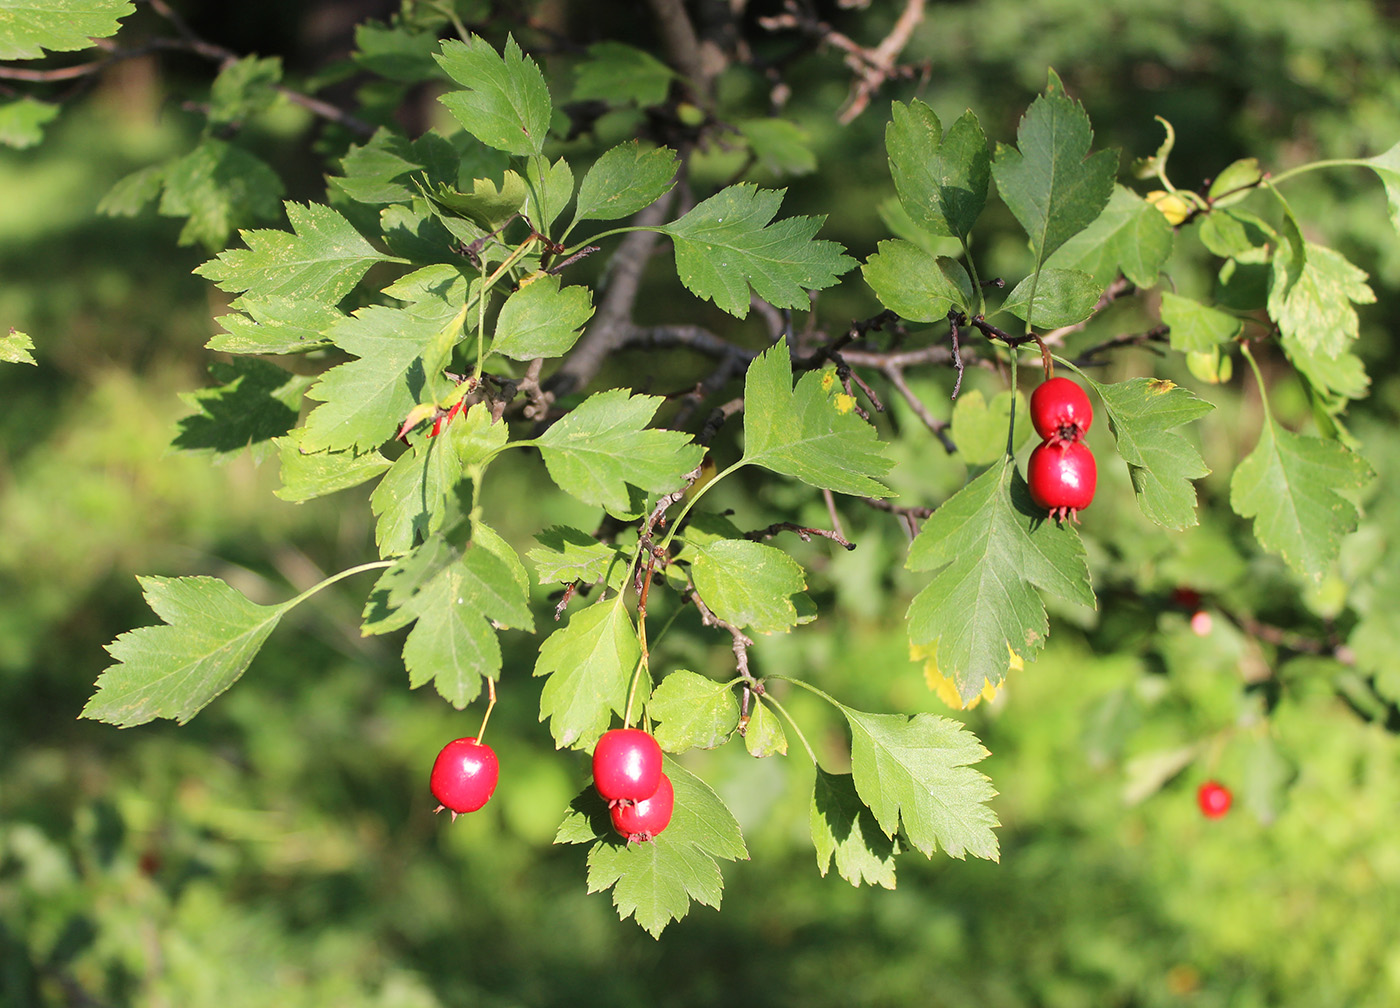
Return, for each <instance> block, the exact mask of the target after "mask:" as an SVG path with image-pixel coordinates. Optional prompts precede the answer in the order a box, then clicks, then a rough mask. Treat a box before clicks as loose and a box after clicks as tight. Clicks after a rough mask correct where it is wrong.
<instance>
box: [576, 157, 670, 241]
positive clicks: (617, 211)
mask: <svg viewBox="0 0 1400 1008" xmlns="http://www.w3.org/2000/svg"><path fill="white" fill-rule="evenodd" d="M676 165H677V161H676V152H675V151H673V150H671V149H670V148H667V147H651V148H647V147H643V146H642V145H641V144H639V143H638V142H637V141H635V140H633V141H631V142H629V143H624V144H618V145H617V146H616V147H614V148H612V149H611V150H608V151H606V152H604V154H603V156H602V157H600V158H598V160H597V161H595V162H593V166H592V167H591V168H589V169H588V173H587V174H586V175H584V176H583V181H582V182H581V183H579V187H578V200H577V203H576V204H575V207H574V222H575V223H578V222H579V221H586V220H618V219H620V218H623V217H630V216H632V215H633V214H634V213H636V212H637V211H638V210H641V209H642V208H643V207H648V206H651V204H653V203H655V202H656V201H657V200H659V199H660V198H661V197H662V196H664V195H666V194H667V193H668V192H670V191H671V187H672V186H673V185H675V180H676Z"/></svg>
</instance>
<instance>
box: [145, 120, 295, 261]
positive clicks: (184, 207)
mask: <svg viewBox="0 0 1400 1008" xmlns="http://www.w3.org/2000/svg"><path fill="white" fill-rule="evenodd" d="M161 179H162V182H163V184H164V192H163V194H162V195H161V199H160V213H161V214H162V215H164V216H166V217H183V218H185V226H184V227H183V228H182V229H181V230H180V239H179V241H180V244H181V245H195V244H201V245H204V246H205V247H206V248H210V249H215V248H222V247H223V246H224V244H225V243H226V242H227V241H228V236H229V233H230V232H231V231H232V230H233V229H234V228H235V227H238V226H239V225H247V224H254V223H257V222H259V221H265V220H271V219H273V218H274V217H276V216H277V205H278V203H277V201H278V200H279V199H280V198H281V196H282V180H281V178H280V177H279V176H278V175H277V173H276V172H275V171H273V170H272V168H271V167H269V166H268V164H267V162H265V161H263V160H262V159H261V158H259V157H257V156H256V155H254V154H252V153H250V152H248V151H246V150H244V149H243V148H242V147H237V146H235V145H233V144H231V143H226V142H225V141H223V140H218V139H214V138H206V139H204V140H202V141H201V142H200V144H199V146H198V147H196V148H195V149H194V150H192V151H190V152H189V153H188V154H186V155H184V156H183V157H180V158H176V159H175V160H174V161H171V162H170V163H169V164H167V165H166V166H165V169H164V174H163V175H162V176H161ZM253 233H254V234H257V233H260V232H253ZM269 233H275V232H269ZM245 237H246V236H245ZM224 254H225V255H230V254H231V253H224ZM201 268H202V267H201ZM205 275H206V276H210V277H211V279H212V274H208V273H206V274H205Z"/></svg>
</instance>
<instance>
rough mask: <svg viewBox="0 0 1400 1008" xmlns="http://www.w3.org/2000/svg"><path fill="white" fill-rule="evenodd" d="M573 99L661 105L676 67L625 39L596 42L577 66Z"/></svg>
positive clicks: (674, 77) (674, 76)
mask: <svg viewBox="0 0 1400 1008" xmlns="http://www.w3.org/2000/svg"><path fill="white" fill-rule="evenodd" d="M574 72H575V74H576V75H577V76H576V79H575V83H574V100H575V101H581V100H585V99H593V100H595V101H605V102H609V103H611V104H620V103H622V102H635V103H636V104H638V105H660V104H661V103H662V102H663V101H665V100H666V92H667V90H668V89H669V88H670V86H671V81H673V80H675V79H676V77H677V74H676V72H675V71H674V70H672V69H671V68H670V67H668V66H667V65H666V64H665V63H663V62H661V61H660V60H659V59H657V58H656V57H655V56H653V55H652V54H651V53H649V52H646V51H645V50H643V49H638V48H636V47H635V46H630V45H627V44H625V43H623V42H595V43H594V44H593V45H591V46H589V47H588V58H587V59H586V60H583V61H581V62H580V63H579V64H578V66H577V68H576V69H575V71H574Z"/></svg>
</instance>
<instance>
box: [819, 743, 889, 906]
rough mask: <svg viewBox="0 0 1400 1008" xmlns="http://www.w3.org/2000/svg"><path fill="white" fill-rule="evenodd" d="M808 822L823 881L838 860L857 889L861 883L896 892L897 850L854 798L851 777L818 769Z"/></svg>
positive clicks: (840, 870)
mask: <svg viewBox="0 0 1400 1008" xmlns="http://www.w3.org/2000/svg"><path fill="white" fill-rule="evenodd" d="M808 821H809V823H810V826H811V829H812V846H813V847H815V848H816V851H817V868H818V870H820V871H821V873H822V877H823V878H825V877H826V873H827V871H829V870H830V868H831V864H832V862H833V861H835V863H836V872H837V874H838V875H840V876H841V877H842V878H843V879H845V880H846V881H847V882H849V883H851V885H853V886H856V887H857V888H859V887H860V885H861V883H869V884H870V885H878V886H883V887H884V888H886V889H893V888H894V887H895V875H894V856H895V854H896V853H897V852H898V849H899V845H898V843H897V842H896V841H895V840H894V839H893V838H892V837H888V836H886V835H885V834H884V832H883V831H882V830H881V829H880V824H879V823H878V822H877V821H876V820H875V816H874V815H873V814H872V813H871V811H870V809H868V808H866V807H865V803H864V802H862V801H861V800H860V796H859V795H857V794H856V786H855V782H854V778H853V777H852V776H851V775H850V774H831V773H827V772H826V771H825V770H823V769H822V768H821V767H817V779H816V782H815V783H814V784H813V786H812V808H811V812H810V814H809V816H808Z"/></svg>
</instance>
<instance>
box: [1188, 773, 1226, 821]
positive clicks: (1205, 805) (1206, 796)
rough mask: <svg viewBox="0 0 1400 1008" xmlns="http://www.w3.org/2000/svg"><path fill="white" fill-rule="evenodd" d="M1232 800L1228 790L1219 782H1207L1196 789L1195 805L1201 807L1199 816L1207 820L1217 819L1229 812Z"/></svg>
mask: <svg viewBox="0 0 1400 1008" xmlns="http://www.w3.org/2000/svg"><path fill="white" fill-rule="evenodd" d="M1234 800H1235V796H1234V795H1232V794H1231V793H1230V789H1229V788H1227V787H1226V786H1225V785H1224V784H1221V783H1220V782H1219V781H1215V780H1208V781H1206V782H1205V783H1204V784H1202V785H1201V786H1200V787H1199V788H1197V789H1196V804H1197V805H1199V806H1200V807H1201V814H1202V815H1203V816H1205V817H1206V818H1207V819H1219V818H1220V817H1221V816H1223V815H1224V814H1225V813H1226V812H1229V811H1230V805H1231V803H1233V802H1234Z"/></svg>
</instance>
